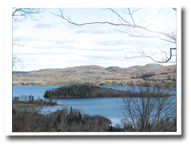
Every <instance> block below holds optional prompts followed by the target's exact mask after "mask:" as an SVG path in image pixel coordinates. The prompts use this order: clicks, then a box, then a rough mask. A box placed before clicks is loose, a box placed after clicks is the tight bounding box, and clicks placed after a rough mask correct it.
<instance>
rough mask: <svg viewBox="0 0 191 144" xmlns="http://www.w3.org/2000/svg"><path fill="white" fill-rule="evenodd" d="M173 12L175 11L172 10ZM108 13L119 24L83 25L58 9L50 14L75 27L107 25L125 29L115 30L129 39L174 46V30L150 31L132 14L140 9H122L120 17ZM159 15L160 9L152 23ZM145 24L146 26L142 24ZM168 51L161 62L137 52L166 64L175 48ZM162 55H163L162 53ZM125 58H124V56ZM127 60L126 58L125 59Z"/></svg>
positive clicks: (148, 27)
mask: <svg viewBox="0 0 191 144" xmlns="http://www.w3.org/2000/svg"><path fill="white" fill-rule="evenodd" d="M172 9H173V10H174V11H175V12H176V9H175V8H172ZM108 10H109V11H111V12H112V13H113V14H114V15H116V16H117V17H118V18H119V23H114V22H109V21H93V22H85V23H76V22H73V21H72V19H71V17H69V16H65V15H64V11H63V9H59V12H60V13H59V14H55V13H52V14H53V15H55V16H58V17H60V18H62V19H64V20H66V21H67V22H68V23H70V24H73V25H76V26H84V25H93V24H108V25H111V26H115V27H118V28H125V30H117V31H118V32H121V33H125V34H128V35H129V36H131V37H139V38H145V39H149V38H157V39H159V40H162V41H165V42H167V43H172V44H174V45H176V30H174V31H173V30H170V31H164V30H162V29H152V28H151V25H152V23H148V22H147V21H146V20H145V15H144V16H143V17H141V16H139V15H138V16H139V21H138V20H137V19H135V17H134V14H139V12H140V10H141V9H140V8H137V9H133V8H127V9H122V11H123V13H124V14H125V15H126V16H122V14H120V13H118V12H117V11H115V10H114V9H112V8H108ZM160 13H161V9H160V10H159V11H158V13H157V15H156V16H155V18H154V21H153V22H155V21H156V19H157V17H158V15H159V14H160ZM127 17H128V18H127ZM143 22H144V23H146V24H147V25H144V24H143ZM169 50H170V56H169V57H166V58H165V59H163V58H162V60H159V61H158V60H155V59H154V58H153V57H151V56H149V55H147V54H146V53H144V52H139V53H140V54H141V56H142V57H143V58H145V57H148V58H150V59H151V60H153V61H154V62H157V63H167V62H169V61H170V60H171V58H172V57H173V56H174V55H172V50H176V48H169ZM162 53H165V52H164V51H163V52H162ZM125 57H126V56H125ZM136 57H139V56H135V57H133V58H136ZM126 58H127V57H126ZM128 59H129V58H128Z"/></svg>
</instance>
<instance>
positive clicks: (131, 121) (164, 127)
mask: <svg viewBox="0 0 191 144" xmlns="http://www.w3.org/2000/svg"><path fill="white" fill-rule="evenodd" d="M138 91H140V92H139V97H124V98H122V101H121V102H119V104H120V106H121V107H122V109H123V113H124V119H122V123H123V125H124V129H125V131H141V132H146V131H154V132H156V131H176V97H174V96H162V95H161V94H159V93H161V91H162V90H161V89H160V88H159V87H149V86H147V87H144V88H142V87H140V88H139V89H138ZM162 93H163V92H162ZM153 94H154V95H155V96H151V95H153Z"/></svg>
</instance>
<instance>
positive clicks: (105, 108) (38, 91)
mask: <svg viewBox="0 0 191 144" xmlns="http://www.w3.org/2000/svg"><path fill="white" fill-rule="evenodd" d="M61 86H66V85H53V86H13V87H12V88H13V93H12V96H13V98H14V97H15V96H19V97H20V96H21V95H27V96H28V95H30V94H32V95H33V96H34V99H38V98H42V99H45V98H43V96H44V92H45V91H46V90H49V89H52V88H58V87H61ZM102 87H107V88H112V89H118V90H127V89H131V87H129V86H102ZM134 88H135V91H136V90H138V89H139V87H134ZM143 88H144V87H143ZM172 93H175V91H174V90H172ZM174 99H175V100H174V103H176V97H174ZM54 100H55V101H56V102H57V103H58V104H59V105H55V106H43V107H39V108H38V109H40V110H41V111H42V112H43V113H47V112H49V111H50V112H54V111H56V110H58V109H62V108H63V107H67V108H68V109H69V108H70V107H72V108H74V109H79V110H80V111H81V112H82V113H83V114H89V115H92V116H93V115H101V116H104V117H106V118H108V119H110V120H111V121H112V124H113V125H115V124H117V123H118V124H120V119H121V118H123V113H122V108H121V106H120V104H119V103H121V101H122V99H121V98H120V97H106V98H103V97H102V98H72V99H54Z"/></svg>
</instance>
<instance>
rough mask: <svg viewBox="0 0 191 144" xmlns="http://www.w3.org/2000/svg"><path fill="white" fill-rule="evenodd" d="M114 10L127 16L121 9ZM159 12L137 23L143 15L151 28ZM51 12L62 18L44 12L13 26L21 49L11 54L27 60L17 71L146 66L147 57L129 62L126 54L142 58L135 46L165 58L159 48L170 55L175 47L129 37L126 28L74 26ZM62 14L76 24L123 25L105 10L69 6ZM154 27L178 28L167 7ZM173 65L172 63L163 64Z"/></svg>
mask: <svg viewBox="0 0 191 144" xmlns="http://www.w3.org/2000/svg"><path fill="white" fill-rule="evenodd" d="M115 10H116V11H117V12H119V13H120V14H121V15H122V16H125V17H126V15H125V14H124V13H123V11H121V9H115ZM158 10H159V9H143V10H141V11H140V12H139V13H138V15H136V16H135V20H139V19H140V18H141V17H143V16H145V19H144V20H145V21H142V23H143V24H148V23H149V20H153V19H155V17H156V15H157V14H158ZM51 12H52V13H55V14H59V9H46V10H45V11H44V12H43V13H41V14H40V16H39V17H38V16H37V17H36V18H38V21H32V20H31V19H26V20H25V21H22V22H19V23H15V24H14V25H16V26H17V28H16V30H14V31H13V37H17V38H19V40H20V44H22V46H14V47H13V55H15V56H17V57H18V58H20V59H21V60H22V61H23V64H22V65H23V68H22V69H19V68H18V70H23V71H31V70H39V69H44V68H66V67H73V66H81V65H99V66H104V67H109V66H120V67H130V66H133V65H145V64H147V63H154V62H153V61H152V60H150V59H148V58H136V59H126V58H125V56H124V53H125V54H126V56H127V57H134V56H138V55H139V53H138V51H137V48H138V49H139V48H142V49H143V50H144V51H145V52H146V53H148V55H151V54H152V55H155V56H156V57H159V58H161V57H162V56H161V50H164V51H166V52H167V53H168V52H169V47H175V45H174V44H172V43H168V42H164V41H160V40H156V39H149V40H148V39H142V38H135V37H130V36H128V35H127V34H125V33H121V32H119V31H118V30H123V31H124V30H126V29H121V28H118V27H115V26H110V25H101V24H96V25H85V26H81V27H79V26H75V25H71V24H69V23H68V22H66V21H65V20H63V19H61V18H59V17H57V16H55V15H53V14H51ZM64 15H65V16H69V17H71V19H72V20H73V21H74V22H76V23H83V22H92V21H110V22H115V23H120V21H119V19H118V17H117V16H116V15H115V14H114V13H112V12H111V11H110V10H106V9H101V8H88V9H87V8H84V9H83V8H79V9H76V8H71V9H69V8H66V9H64ZM127 20H128V18H127ZM154 26H155V27H154ZM151 27H153V29H155V30H156V29H158V30H162V31H166V30H171V29H175V30H176V12H174V11H173V10H171V9H167V8H166V9H162V10H161V12H160V15H159V16H158V17H157V19H156V20H155V23H152V26H151ZM159 27H160V29H159ZM156 45H157V46H158V47H160V48H161V50H159V49H158V48H157V46H156ZM174 60H175V59H173V61H174ZM172 64H174V63H168V64H165V65H172Z"/></svg>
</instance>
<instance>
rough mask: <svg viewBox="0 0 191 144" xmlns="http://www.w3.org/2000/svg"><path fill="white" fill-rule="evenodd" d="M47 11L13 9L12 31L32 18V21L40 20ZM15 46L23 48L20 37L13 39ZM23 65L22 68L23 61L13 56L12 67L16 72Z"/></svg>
mask: <svg viewBox="0 0 191 144" xmlns="http://www.w3.org/2000/svg"><path fill="white" fill-rule="evenodd" d="M44 10H45V9H40V8H13V9H12V31H14V30H16V28H17V26H16V25H17V24H18V23H19V22H22V21H24V20H26V19H27V18H30V19H31V20H38V19H37V16H38V17H40V15H39V14H40V13H41V12H43V11H44ZM14 45H17V46H22V44H21V43H20V40H19V38H18V37H13V38H12V47H13V46H14ZM19 64H21V68H22V67H23V64H22V60H21V59H20V58H18V57H17V56H15V55H13V56H12V67H13V69H15V70H16V68H17V67H18V65H19Z"/></svg>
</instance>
